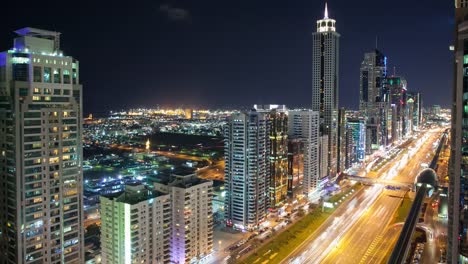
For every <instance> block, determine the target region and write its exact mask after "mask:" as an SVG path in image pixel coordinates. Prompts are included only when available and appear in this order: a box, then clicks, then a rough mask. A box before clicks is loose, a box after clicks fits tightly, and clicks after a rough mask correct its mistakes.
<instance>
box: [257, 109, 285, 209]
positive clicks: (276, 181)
mask: <svg viewBox="0 0 468 264" xmlns="http://www.w3.org/2000/svg"><path fill="white" fill-rule="evenodd" d="M254 108H255V109H256V110H257V112H259V113H264V114H265V116H266V118H267V120H268V131H269V133H270V135H269V141H270V144H269V146H270V149H269V152H270V161H269V166H270V170H269V172H270V175H269V177H268V178H269V179H270V187H269V188H270V190H269V197H270V198H269V199H270V207H272V208H273V207H276V206H279V205H281V203H282V202H284V201H285V199H286V196H287V192H288V116H287V114H286V106H284V105H254Z"/></svg>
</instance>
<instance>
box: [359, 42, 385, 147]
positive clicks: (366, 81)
mask: <svg viewBox="0 0 468 264" xmlns="http://www.w3.org/2000/svg"><path fill="white" fill-rule="evenodd" d="M386 77H387V57H385V55H384V54H382V53H381V52H380V51H379V50H377V49H376V50H374V51H372V52H368V53H365V54H364V60H363V61H362V63H361V75H360V96H359V110H360V111H361V113H362V114H364V115H365V116H366V117H367V122H366V126H367V128H366V130H367V133H366V134H367V139H366V151H367V154H372V152H373V151H374V150H376V149H378V148H379V147H380V146H382V138H383V135H382V133H383V132H382V127H381V125H382V111H381V109H382V107H383V105H382V102H383V98H382V89H383V85H384V82H385V78H386Z"/></svg>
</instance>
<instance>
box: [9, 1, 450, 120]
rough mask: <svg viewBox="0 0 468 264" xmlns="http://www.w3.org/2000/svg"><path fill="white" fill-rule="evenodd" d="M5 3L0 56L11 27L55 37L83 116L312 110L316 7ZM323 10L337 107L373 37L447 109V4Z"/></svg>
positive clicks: (346, 100) (412, 84)
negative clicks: (149, 110) (336, 44)
mask: <svg viewBox="0 0 468 264" xmlns="http://www.w3.org/2000/svg"><path fill="white" fill-rule="evenodd" d="M29 2H31V3H29ZM93 2H96V3H93ZM429 2H430V3H429ZM6 5H7V6H6V8H5V9H4V10H3V12H2V13H3V14H6V15H7V18H8V19H2V23H0V34H1V35H0V36H1V37H0V49H1V50H6V49H8V48H10V47H11V46H12V38H13V36H14V35H13V33H12V31H13V30H15V29H18V28H21V27H25V26H31V27H38V28H44V29H50V30H57V31H60V32H62V50H64V52H65V54H68V55H72V56H74V57H76V58H77V59H78V60H80V63H81V81H82V83H83V85H84V107H85V109H84V111H85V113H89V112H100V111H105V110H109V109H121V108H127V107H135V106H154V105H156V104H160V105H172V106H179V105H192V106H199V107H219V106H231V107H232V106H249V105H251V104H254V103H280V104H286V105H290V106H309V105H310V104H311V78H312V77H311V72H312V61H311V57H312V47H311V43H312V39H311V33H312V32H313V31H315V22H316V20H317V19H319V18H321V17H322V16H323V8H324V2H323V1H318V0H313V1H297V0H296V1H284V0H283V1H275V0H270V1H266V0H249V1H247V0H239V1H214V0H196V1H195V0H191V1H189V0H187V1H175V0H172V1H149V0H136V1H117V0H116V1H83V2H82V1H72V2H70V1H57V2H55V1H26V2H25V1H9V3H7V4H6ZM328 6H329V12H330V17H332V18H334V19H336V20H337V31H338V32H339V33H340V34H341V36H342V37H341V49H340V52H341V58H340V59H341V65H340V82H341V83H340V106H344V107H350V108H356V107H357V105H358V95H359V67H360V63H361V61H362V57H363V54H364V52H366V51H370V50H372V49H373V48H374V46H375V36H376V35H378V39H379V49H381V50H382V51H383V52H384V53H385V54H386V55H387V56H388V59H389V65H390V67H389V71H390V72H393V66H396V71H397V74H400V75H402V76H404V77H406V79H407V80H408V88H409V90H413V91H420V92H422V93H423V99H424V102H425V104H426V105H432V104H441V105H449V103H450V99H451V98H450V97H451V85H452V54H451V52H450V51H449V49H448V47H449V45H450V44H451V42H452V36H453V18H452V16H453V1H436V0H431V1H408V0H393V1H383V0H381V1H376V0H355V1H350V0H332V1H328ZM4 7H5V6H4ZM5 22H6V23H5Z"/></svg>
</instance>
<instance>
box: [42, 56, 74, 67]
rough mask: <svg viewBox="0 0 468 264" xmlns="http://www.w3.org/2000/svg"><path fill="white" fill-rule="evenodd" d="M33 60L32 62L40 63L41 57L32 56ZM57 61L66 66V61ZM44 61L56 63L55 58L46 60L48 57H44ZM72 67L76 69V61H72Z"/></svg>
mask: <svg viewBox="0 0 468 264" xmlns="http://www.w3.org/2000/svg"><path fill="white" fill-rule="evenodd" d="M33 62H34V63H40V62H41V59H40V58H33ZM58 62H59V63H58V64H61V65H65V66H68V61H58ZM45 63H51V64H52V63H53V64H57V60H48V59H46V60H45ZM72 67H73V68H74V69H76V63H72Z"/></svg>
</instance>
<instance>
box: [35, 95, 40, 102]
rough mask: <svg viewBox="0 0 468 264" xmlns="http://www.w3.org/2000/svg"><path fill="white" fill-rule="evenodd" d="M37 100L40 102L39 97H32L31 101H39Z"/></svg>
mask: <svg viewBox="0 0 468 264" xmlns="http://www.w3.org/2000/svg"><path fill="white" fill-rule="evenodd" d="M39 100H41V97H40V96H33V101H39Z"/></svg>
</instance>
